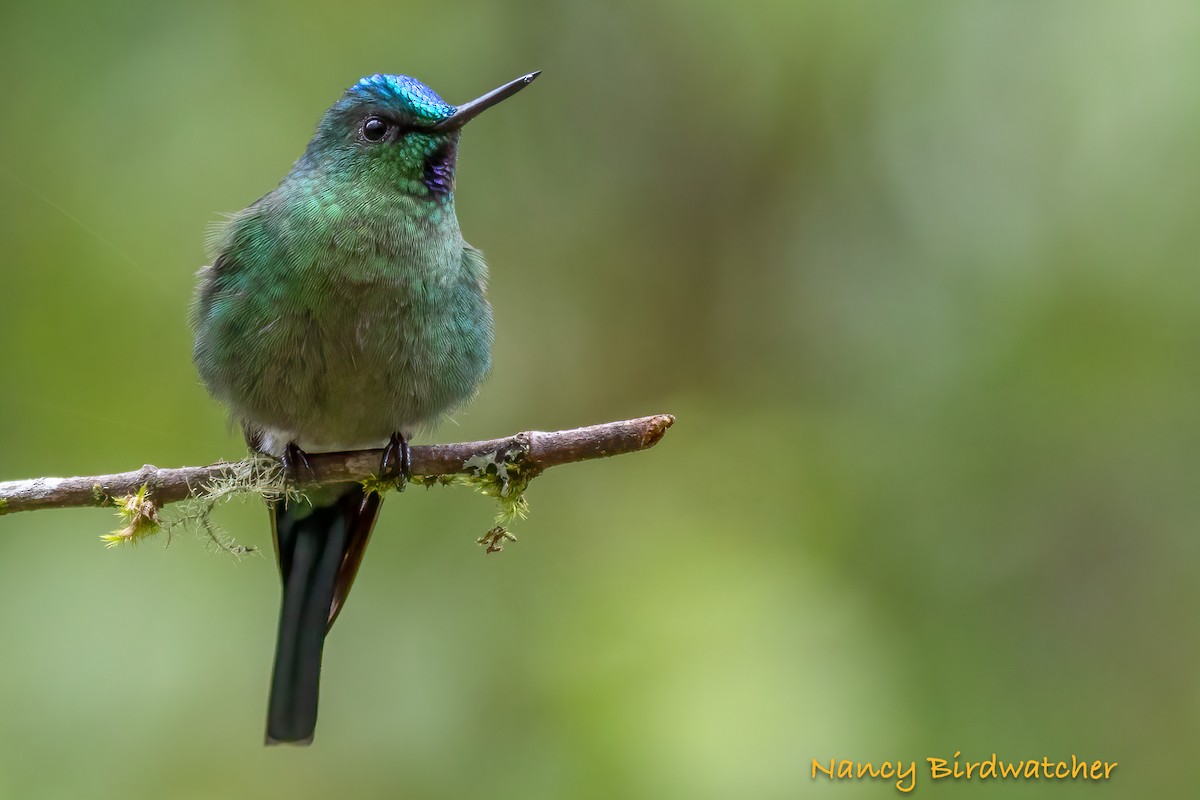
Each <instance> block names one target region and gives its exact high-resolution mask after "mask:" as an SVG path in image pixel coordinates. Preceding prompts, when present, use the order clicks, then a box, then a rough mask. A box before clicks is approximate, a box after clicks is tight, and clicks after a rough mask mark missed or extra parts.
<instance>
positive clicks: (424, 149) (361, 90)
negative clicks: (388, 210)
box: [303, 72, 539, 200]
mask: <svg viewBox="0 0 1200 800" xmlns="http://www.w3.org/2000/svg"><path fill="white" fill-rule="evenodd" d="M538 74H539V73H537V72H531V73H530V74H528V75H523V76H522V77H520V78H517V79H516V80H514V81H510V82H508V83H506V84H504V85H503V86H501V87H499V88H498V89H494V90H492V91H490V92H488V93H487V94H485V95H483V96H482V97H479V98H477V99H475V100H472V101H471V102H469V103H464V104H463V105H461V106H452V105H450V104H449V103H447V102H446V101H444V100H442V98H440V97H438V95H437V94H436V93H435V92H434V91H433V90H432V89H430V88H429V87H428V86H426V85H425V84H423V83H421V82H420V81H419V80H417V79H416V78H410V77H408V76H407V75H369V76H367V77H366V78H363V79H362V80H360V81H359V82H358V83H356V84H354V85H353V86H351V87H350V88H349V89H347V90H346V93H345V94H344V95H342V98H341V99H340V100H338V101H337V102H336V103H334V105H333V107H332V108H330V109H329V110H328V111H326V112H325V116H324V117H322V119H321V122H320V124H319V125H318V126H317V132H316V134H315V135H314V136H313V138H312V141H311V142H309V145H308V150H307V151H306V152H305V155H304V159H303V160H304V161H305V162H307V166H309V167H315V168H319V169H323V170H336V171H340V172H341V173H342V174H344V175H346V176H347V177H349V178H351V179H353V180H355V181H362V182H366V183H376V182H382V184H383V185H385V186H386V187H388V188H392V189H395V190H398V191H401V192H404V193H405V194H409V195H413V196H417V197H425V198H428V199H431V200H445V199H446V198H448V197H450V196H451V193H452V192H453V191H454V167H455V164H456V162H457V159H458V139H459V132H460V131H461V129H462V126H463V125H465V124H466V123H467V122H468V121H469V120H471V119H473V118H474V117H475V116H476V115H478V114H479V113H480V112H482V111H484V110H485V109H487V108H490V107H491V106H493V105H495V104H496V103H499V102H500V101H501V100H504V99H506V98H508V97H511V96H513V95H514V94H516V93H517V92H519V91H520V90H521V89H524V88H525V87H526V86H528V85H529V84H530V83H532V82H533V79H534V78H536V77H537V76H538Z"/></svg>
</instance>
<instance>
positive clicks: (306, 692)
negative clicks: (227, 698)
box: [267, 484, 381, 744]
mask: <svg viewBox="0 0 1200 800" xmlns="http://www.w3.org/2000/svg"><path fill="white" fill-rule="evenodd" d="M339 491H340V493H339V494H337V495H336V496H332V497H323V498H320V499H318V500H314V501H313V505H311V506H310V505H308V504H307V503H303V502H300V503H292V504H290V505H284V503H282V502H280V503H279V504H277V505H276V506H274V507H272V508H271V518H272V524H273V527H274V533H275V547H276V551H277V555H278V557H279V572H280V575H281V576H282V578H283V605H282V608H281V609H280V612H279V640H278V643H277V645H276V649H275V669H274V672H273V674H272V677H271V699H270V702H269V705H268V707H267V744H279V743H282V742H289V743H293V744H310V743H311V742H312V739H313V731H314V730H315V729H316V726H317V696H318V693H319V691H320V680H321V653H322V651H323V650H324V647H325V634H326V633H327V632H328V630H329V628H330V627H331V626H332V625H333V620H334V618H336V617H337V614H338V612H339V611H340V610H341V607H342V605H343V603H344V602H345V599H346V595H347V594H348V593H349V591H350V585H351V583H353V581H354V576H355V574H356V573H357V572H358V565H359V563H361V561H362V556H363V553H364V552H365V550H366V547H367V541H368V540H369V539H370V536H371V529H372V528H373V527H374V525H375V518H376V516H377V515H378V514H379V505H380V502H381V498H380V496H379V495H378V494H377V493H374V492H366V491H364V489H363V487H361V486H359V485H358V484H352V485H348V486H346V487H344V488H339Z"/></svg>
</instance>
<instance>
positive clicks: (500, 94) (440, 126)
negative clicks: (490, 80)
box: [430, 70, 542, 131]
mask: <svg viewBox="0 0 1200 800" xmlns="http://www.w3.org/2000/svg"><path fill="white" fill-rule="evenodd" d="M541 74H542V72H541V70H538V71H537V72H531V73H529V74H528V75H522V76H521V77H519V78H517V79H516V80H515V81H509V82H508V83H506V84H504V85H503V86H501V87H500V88H498V89H492V90H491V91H490V92H488V93H487V94H485V95H484V96H483V97H477V98H475V99H474V100H472V101H470V102H469V103H463V104H462V105H461V106H458V107H457V108H455V109H454V113H453V114H451V115H450V116H448V117H446V118H445V119H444V120H441V121H440V122H436V123H434V124H433V125H432V126H430V127H431V128H432V129H433V130H435V131H453V130H457V129H458V128H461V127H462V126H463V125H466V124H467V123H468V122H470V121H471V120H473V119H475V117H477V116H479V115H480V114H481V113H482V112H484V111H486V110H487V109H489V108H491V107H492V106H494V105H496V104H497V103H499V102H500V101H501V100H507V99H508V98H510V97H512V96H513V95H514V94H516V93H517V92H519V91H521V90H522V89H524V88H525V87H526V86H528V85H529V84H531V83H533V79H534V78H536V77H537V76H538V75H541Z"/></svg>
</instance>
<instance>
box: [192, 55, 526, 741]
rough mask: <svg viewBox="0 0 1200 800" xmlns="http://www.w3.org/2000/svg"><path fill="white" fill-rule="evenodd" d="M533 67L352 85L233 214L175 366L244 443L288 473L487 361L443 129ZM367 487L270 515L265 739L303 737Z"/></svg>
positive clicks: (374, 511) (474, 255)
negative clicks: (473, 81) (437, 80)
mask: <svg viewBox="0 0 1200 800" xmlns="http://www.w3.org/2000/svg"><path fill="white" fill-rule="evenodd" d="M538 74H539V73H537V72H532V73H530V74H528V75H524V76H522V77H520V78H517V79H516V80H514V81H510V82H509V83H506V84H504V85H503V86H501V87H499V88H497V89H495V90H493V91H491V92H488V93H487V94H485V95H483V96H482V97H479V98H478V99H476V100H472V101H471V102H469V103H465V104H463V105H460V106H452V105H450V104H448V103H446V102H445V101H443V100H442V99H441V98H440V97H439V96H438V95H437V94H435V93H434V92H433V90H431V89H430V88H429V87H428V86H426V85H425V84H423V83H421V82H420V81H418V80H416V79H414V78H410V77H408V76H405V75H371V76H368V77H365V78H363V79H362V80H360V81H358V82H357V83H356V84H354V85H353V86H351V87H350V88H349V89H348V90H346V92H345V94H343V95H342V97H341V99H339V100H338V101H337V102H336V103H334V104H333V106H332V107H331V108H330V109H329V110H328V111H326V112H325V115H324V116H323V117H322V118H321V121H320V123H319V124H318V125H317V130H316V133H315V134H314V135H313V137H312V140H311V141H310V142H309V144H308V147H307V148H306V149H305V151H304V154H303V155H302V156H301V157H300V158H299V160H297V161H296V163H295V164H294V165H293V167H292V169H291V171H290V172H289V173H288V174H287V176H286V177H285V178H284V179H283V181H282V182H281V183H280V184H279V186H278V187H276V188H275V189H274V190H272V191H271V192H268V193H267V194H266V195H264V196H263V197H261V198H260V199H259V200H257V201H256V202H255V203H254V204H252V205H251V206H250V207H249V208H246V209H245V210H243V211H241V212H239V213H237V214H235V215H233V217H232V218H231V219H230V221H229V223H228V225H226V226H224V228H223V229H222V231H221V232H220V233H219V235H218V236H217V237H216V241H215V242H214V243H213V244H214V245H215V246H214V248H213V249H214V250H215V257H214V259H213V262H212V265H211V266H207V267H204V268H203V269H201V270H200V272H199V275H198V288H197V293H196V298H195V302H194V306H193V312H192V328H193V331H194V333H195V345H194V349H193V358H194V360H195V363H196V366H197V368H198V370H199V372H200V376H201V378H202V379H203V381H204V384H205V385H206V386H207V388H208V390H209V392H210V393H211V394H212V395H213V396H214V397H215V398H216V399H218V400H219V401H221V402H222V403H224V404H225V405H227V406H228V407H229V409H230V411H231V412H232V414H233V416H234V418H235V419H237V420H238V421H239V422H240V423H241V426H242V429H243V431H244V432H245V435H246V440H247V442H248V444H249V445H250V447H251V448H252V449H253V450H256V451H258V452H261V453H265V454H269V455H272V456H278V457H280V458H282V459H283V463H284V465H285V467H286V468H287V470H288V474H289V475H291V476H292V477H293V478H295V477H298V476H300V475H303V473H304V472H305V471H306V470H307V468H308V463H307V460H306V459H305V453H311V452H326V451H339V450H359V449H366V448H377V447H383V448H384V455H383V459H382V463H381V464H380V474H381V476H382V477H384V478H391V479H398V478H402V477H403V478H406V477H407V475H408V470H409V456H408V441H409V439H410V438H411V437H412V436H413V435H414V434H415V433H416V432H417V431H419V430H421V429H424V428H427V427H428V426H430V425H432V424H433V423H435V422H436V421H437V420H438V419H439V418H440V417H441V416H442V415H444V414H446V413H447V412H449V411H451V410H453V409H454V408H456V407H458V406H460V405H462V404H463V403H464V402H466V401H467V400H469V399H470V398H471V396H472V395H473V394H474V393H475V391H476V389H477V388H478V386H479V384H480V382H481V381H482V380H483V378H484V376H485V375H486V374H487V372H488V370H489V369H490V367H491V349H492V311H491V306H489V304H488V302H487V299H486V298H485V297H484V286H485V282H486V279H487V266H486V264H485V263H484V260H483V256H482V255H481V254H480V252H479V251H478V250H476V249H475V248H474V247H471V245H469V244H467V243H466V242H465V241H463V237H462V233H461V231H460V230H459V225H458V217H457V215H456V213H455V209H454V180H455V168H456V164H457V157H458V145H459V137H460V132H461V129H462V127H463V125H464V124H466V123H467V122H468V121H469V120H471V119H473V118H474V117H475V116H476V115H477V114H479V113H480V112H482V111H484V110H485V109H487V108H490V107H491V106H493V105H495V104H496V103H499V102H500V101H502V100H504V99H506V98H508V97H511V96H512V95H514V94H516V93H517V92H518V91H520V90H521V89H523V88H524V87H526V86H528V85H529V84H530V83H531V82H532V81H533V79H534V78H536V77H537V76H538ZM380 503H381V498H380V496H379V494H377V493H374V492H368V491H366V490H364V488H363V487H362V486H361V485H359V484H357V483H354V484H339V485H336V486H332V487H324V488H322V489H320V490H317V491H314V492H310V493H309V495H308V497H307V498H306V502H287V501H286V500H280V501H277V502H274V503H271V504H270V509H269V510H270V515H271V524H272V532H273V536H274V540H275V549H276V556H277V559H278V562H279V570H280V575H281V577H282V583H283V602H282V607H281V610H280V615H279V634H278V642H277V646H276V651H275V666H274V671H273V674H272V679H271V694H270V700H269V703H268V710H267V731H266V742H267V744H275V743H280V742H291V743H297V744H309V743H310V742H311V741H312V737H313V731H314V730H315V728H316V722H317V696H318V689H319V681H320V672H321V654H322V651H323V649H324V643H325V636H326V634H327V632H328V630H329V628H330V627H331V626H332V625H333V622H334V620H335V619H336V618H337V615H338V613H339V612H340V611H341V609H342V606H343V604H344V603H345V602H346V595H347V593H348V592H349V591H350V586H351V584H352V583H353V581H354V576H355V574H356V573H357V572H358V568H359V565H360V563H361V562H362V557H363V553H364V552H365V550H366V547H367V541H368V539H369V538H370V535H371V529H372V528H373V527H374V524H375V519H376V517H377V516H378V514H379V507H380Z"/></svg>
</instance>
